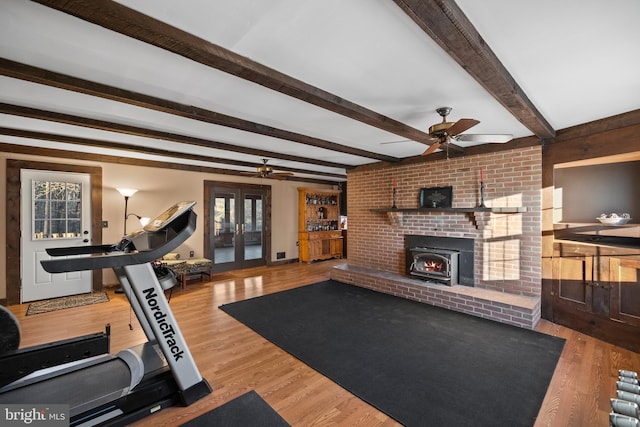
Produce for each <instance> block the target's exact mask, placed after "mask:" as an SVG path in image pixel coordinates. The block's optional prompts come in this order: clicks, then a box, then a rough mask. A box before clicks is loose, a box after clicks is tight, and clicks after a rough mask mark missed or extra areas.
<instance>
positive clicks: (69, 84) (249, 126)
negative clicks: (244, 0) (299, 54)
mask: <svg viewBox="0 0 640 427" xmlns="http://www.w3.org/2000/svg"><path fill="white" fill-rule="evenodd" d="M0 75H4V76H8V77H13V78H16V79H21V80H25V81H30V82H33V83H38V84H43V85H48V86H52V87H57V88H59V89H65V90H70V91H73V92H78V93H82V94H85V95H91V96H97V97H100V98H104V99H108V100H111V101H117V102H122V103H125V104H129V105H135V106H137V107H142V108H147V109H150V110H155V111H161V112H163V113H168V114H173V115H175V116H180V117H185V118H188V119H192V120H198V121H201V122H205V123H210V124H214V125H219V126H225V127H230V128H233V129H238V130H242V131H246V132H251V133H255V134H260V135H265V136H269V137H273V138H278V139H284V140H288V141H293V142H297V143H300V144H305V145H310V146H313V147H318V148H323V149H326V150H331V151H337V152H340V153H345V154H350V155H353V156H359V157H364V158H368V159H374V160H380V161H385V162H397V161H398V160H400V159H398V158H397V157H393V156H387V155H384V154H379V153H374V152H371V151H366V150H360V149H358V148H354V147H348V146H346V145H341V144H337V143H335V142H330V141H326V140H323V139H320V138H314V137H311V136H308V135H302V134H299V133H295V132H290V131H287V130H283V129H278V128H274V127H271V126H268V125H265V124H261V123H255V122H251V121H249V120H244V119H240V118H237V117H232V116H228V115H226V114H221V113H217V112H215V111H210V110H207V109H204V108H199V107H196V106H193V105H185V104H180V103H178V102H174V101H170V100H167V99H162V98H158V97H154V96H149V95H144V94H141V93H139V92H133V91H130V90H125V89H120V88H117V87H113V86H109V85H105V84H102V83H96V82H92V81H89V80H84V79H80V78H77V77H72V76H69V75H66V74H61V73H56V72H54V71H50V70H45V69H43V68H38V67H34V66H31V65H27V64H23V63H20V62H15V61H11V60H9V59H6V58H0ZM229 146H232V144H229ZM238 149H240V147H238ZM236 151H238V150H236ZM239 152H241V151H239ZM277 157H278V158H281V157H282V155H281V154H280V155H278V156H277ZM273 158H276V156H273Z"/></svg>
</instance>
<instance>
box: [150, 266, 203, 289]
mask: <svg viewBox="0 0 640 427" xmlns="http://www.w3.org/2000/svg"><path fill="white" fill-rule="evenodd" d="M162 263H164V264H166V265H167V267H169V268H170V269H171V270H173V272H174V273H176V276H178V280H180V286H181V287H182V289H184V288H186V287H187V276H192V275H195V274H198V275H200V280H203V278H202V276H203V275H204V274H206V275H207V277H209V278H211V265H212V262H211V260H210V259H206V258H191V259H186V260H182V259H171V260H169V259H165V260H162Z"/></svg>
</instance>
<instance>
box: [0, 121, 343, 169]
mask: <svg viewBox="0 0 640 427" xmlns="http://www.w3.org/2000/svg"><path fill="white" fill-rule="evenodd" d="M0 135H8V136H14V137H17V138H28V139H38V140H42V141H54V142H61V143H64V144H71V145H82V146H85V147H98V148H110V149H114V150H124V151H129V152H135V153H141V154H147V155H155V156H165V157H171V158H179V159H187V160H197V161H201V162H208V163H222V164H227V165H235V166H244V167H250V168H257V167H258V166H261V165H262V164H261V163H260V164H255V163H250V162H242V161H239V160H230V159H225V158H219V157H210V156H202V155H199V154H188V153H179V152H176V151H171V150H164V149H161V148H154V147H141V146H138V145H132V144H124V143H121V142H112V141H104V140H97V139H90V138H81V137H76V136H69V135H57V134H53V133H48V132H36V131H29V130H22V129H14V128H8V127H1V126H0ZM277 169H278V171H287V172H294V173H302V174H307V175H319V176H327V177H333V178H346V175H344V174H335V173H330V172H319V171H318V172H313V171H311V172H310V171H308V170H305V169H295V168H287V167H279V166H278V167H277ZM220 170H224V171H225V173H226V174H227V175H229V174H235V175H243V174H244V171H238V170H232V169H220ZM248 172H251V171H248Z"/></svg>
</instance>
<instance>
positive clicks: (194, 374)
mask: <svg viewBox="0 0 640 427" xmlns="http://www.w3.org/2000/svg"><path fill="white" fill-rule="evenodd" d="M194 205H195V202H190V201H187V202H179V203H176V204H175V205H173V206H172V207H170V208H169V209H167V210H166V211H164V212H163V213H162V214H160V215H159V216H158V217H156V218H155V219H154V220H153V221H151V222H150V223H149V224H147V225H146V226H145V227H144V228H143V229H142V230H139V231H136V232H133V233H130V234H128V235H126V236H124V237H123V238H122V240H121V241H120V242H118V243H117V244H114V245H97V246H78V247H67V248H51V249H47V253H48V254H49V255H50V256H52V258H51V259H49V260H43V261H41V263H42V266H43V268H44V269H45V270H46V271H47V272H49V273H65V272H71V271H81V270H98V269H103V268H112V269H113V271H114V272H115V274H116V276H117V277H118V280H119V281H120V284H121V285H122V287H123V289H124V293H125V295H126V296H127V298H128V299H129V302H130V303H131V306H132V309H133V311H134V312H135V315H136V317H137V318H138V320H139V322H140V325H141V327H142V328H143V330H144V332H145V334H146V336H147V340H148V341H147V342H146V343H144V344H141V345H138V346H135V347H132V348H129V349H126V350H123V351H121V352H119V353H118V354H116V355H110V354H108V353H106V352H105V353H103V354H97V355H89V357H85V358H81V359H80V360H75V361H72V362H69V363H60V364H57V365H56V366H48V364H47V363H46V362H44V363H42V365H41V366H43V367H45V366H46V368H45V369H39V370H37V371H35V372H32V373H28V370H26V372H27V373H28V374H27V375H26V376H24V377H22V378H19V379H17V380H15V381H12V382H11V383H9V384H6V385H5V384H0V386H1V387H2V388H0V403H22V404H24V403H34V402H35V403H42V404H67V405H69V418H70V425H71V426H93V425H126V424H129V423H131V422H133V421H135V420H138V419H140V418H143V417H145V416H147V415H149V414H151V413H154V412H156V411H158V410H160V409H162V408H165V407H168V406H173V405H176V404H183V405H190V404H191V403H194V402H196V401H197V400H199V399H201V398H203V397H204V396H206V395H208V394H210V393H211V387H210V385H209V383H208V382H207V380H206V379H204V378H202V376H201V375H200V372H199V371H198V367H197V366H196V364H195V362H194V360H193V357H192V355H191V353H190V351H189V348H188V347H187V343H186V342H185V340H184V337H183V335H182V333H181V331H180V329H179V327H178V323H177V322H176V319H175V318H174V316H173V313H172V312H171V309H170V308H169V304H168V302H167V299H166V298H165V294H164V291H165V290H167V289H169V288H171V287H172V286H174V285H175V283H176V277H175V274H174V273H173V272H172V271H171V270H169V269H167V268H166V267H162V266H161V265H156V263H155V261H156V260H158V259H161V258H162V256H163V255H165V254H167V253H169V252H171V251H172V250H174V249H175V248H177V247H178V246H179V245H180V244H182V243H183V242H184V241H185V240H186V239H187V238H188V237H189V236H191V235H192V234H193V232H194V231H195V228H196V214H195V212H193V206H194ZM108 333H109V327H108V326H107V334H108ZM103 335H104V334H103ZM107 339H108V337H107ZM28 350H29V349H25V350H16V351H14V352H12V353H11V354H9V355H2V357H0V363H3V358H5V357H7V360H8V359H9V357H8V356H11V360H13V361H16V360H18V361H19V360H20V358H21V355H22V354H23V352H25V351H28ZM107 352H108V350H107ZM23 358H24V359H26V358H27V357H26V356H25V357H23ZM5 366H6V365H5Z"/></svg>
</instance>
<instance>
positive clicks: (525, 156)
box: [332, 147, 542, 329]
mask: <svg viewBox="0 0 640 427" xmlns="http://www.w3.org/2000/svg"><path fill="white" fill-rule="evenodd" d="M541 165H542V150H541V148H540V147H527V148H519V149H512V150H506V151H501V152H496V153H488V154H482V155H475V156H465V157H461V158H451V159H448V160H437V161H431V162H423V163H412V164H408V163H407V164H400V165H390V164H376V165H365V166H362V167H359V168H355V169H354V170H351V171H349V172H348V200H347V206H348V209H349V211H348V215H349V253H348V260H347V264H345V265H343V266H340V267H337V268H336V269H334V271H332V277H335V278H336V280H340V281H343V282H346V283H351V284H354V285H358V286H364V287H371V288H372V289H374V288H375V289H376V290H379V291H382V292H388V293H392V294H394V295H398V296H404V297H407V298H411V299H416V300H419V301H422V302H425V303H430V304H434V305H440V306H443V307H448V308H451V309H454V310H458V311H464V312H466V313H469V314H473V315H477V316H481V317H486V318H490V319H493V320H497V321H500V322H504V323H510V324H515V325H518V326H522V327H525V328H529V329H531V328H533V327H535V325H536V324H537V322H538V321H539V319H540V293H541V278H542V277H541V253H542V231H541V230H542V229H541V184H542V183H541V177H542V167H541ZM480 168H483V170H484V175H485V184H486V195H485V204H486V205H487V206H489V207H518V208H524V209H523V210H526V212H519V213H491V214H490V215H489V218H488V221H484V223H483V224H477V218H476V217H475V216H474V215H473V214H472V213H471V214H469V213H462V212H403V213H402V220H401V221H393V220H390V216H388V215H387V214H385V213H382V212H372V209H383V208H390V207H391V205H392V191H393V182H394V180H395V181H396V182H397V207H398V208H417V207H418V194H419V190H420V188H423V187H444V186H448V185H451V186H453V207H454V208H473V207H476V206H478V205H479V202H480V201H479V194H480V191H479V187H480V186H479V178H480V176H479V175H480V174H479V171H480ZM410 234H411V235H427V236H440V237H464V238H471V239H473V240H474V257H475V260H474V287H467V286H455V287H449V286H445V285H439V284H430V283H426V282H423V281H421V280H419V279H415V278H412V277H409V276H408V275H407V274H406V272H405V248H404V236H405V235H410Z"/></svg>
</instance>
